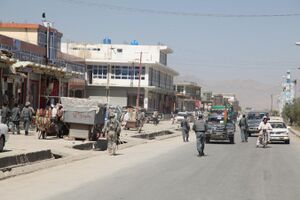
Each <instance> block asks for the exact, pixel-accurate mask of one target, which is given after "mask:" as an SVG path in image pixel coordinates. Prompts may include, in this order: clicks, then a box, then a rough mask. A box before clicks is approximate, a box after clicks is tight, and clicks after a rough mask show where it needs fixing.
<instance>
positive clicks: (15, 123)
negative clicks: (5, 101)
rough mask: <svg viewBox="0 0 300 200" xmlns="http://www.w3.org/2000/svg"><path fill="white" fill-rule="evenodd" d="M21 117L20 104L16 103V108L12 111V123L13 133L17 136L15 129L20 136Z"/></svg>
mask: <svg viewBox="0 0 300 200" xmlns="http://www.w3.org/2000/svg"><path fill="white" fill-rule="evenodd" d="M20 115H21V110H20V108H19V106H18V103H15V105H14V108H13V109H12V110H11V117H10V119H11V121H12V133H13V134H15V129H17V134H20Z"/></svg>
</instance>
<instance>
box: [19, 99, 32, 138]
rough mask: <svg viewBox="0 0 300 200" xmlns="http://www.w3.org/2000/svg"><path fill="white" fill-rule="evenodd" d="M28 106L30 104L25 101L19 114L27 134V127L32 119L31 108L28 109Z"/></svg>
mask: <svg viewBox="0 0 300 200" xmlns="http://www.w3.org/2000/svg"><path fill="white" fill-rule="evenodd" d="M29 106H30V102H29V101H27V102H26V103H25V107H24V108H23V110H22V113H21V116H22V118H23V120H24V129H25V135H28V129H29V126H30V123H31V119H32V109H30V108H29Z"/></svg>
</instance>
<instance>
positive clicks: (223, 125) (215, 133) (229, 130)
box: [205, 114, 235, 144]
mask: <svg viewBox="0 0 300 200" xmlns="http://www.w3.org/2000/svg"><path fill="white" fill-rule="evenodd" d="M207 129H208V130H207V132H206V134H205V135H206V143H210V142H211V140H215V141H220V140H222V141H224V140H227V141H229V143H231V144H234V133H235V124H234V123H233V122H232V121H227V122H225V121H224V116H223V115H220V114H210V115H209V116H208V119H207Z"/></svg>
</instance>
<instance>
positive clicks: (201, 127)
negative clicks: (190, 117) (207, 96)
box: [193, 114, 207, 157]
mask: <svg viewBox="0 0 300 200" xmlns="http://www.w3.org/2000/svg"><path fill="white" fill-rule="evenodd" d="M193 130H194V131H195V134H196V140H197V150H198V155H197V156H198V157H201V156H204V155H205V154H204V141H205V132H206V131H207V125H206V123H205V121H204V120H203V116H202V115H201V114H200V115H199V116H198V119H197V120H196V121H195V122H194V125H193Z"/></svg>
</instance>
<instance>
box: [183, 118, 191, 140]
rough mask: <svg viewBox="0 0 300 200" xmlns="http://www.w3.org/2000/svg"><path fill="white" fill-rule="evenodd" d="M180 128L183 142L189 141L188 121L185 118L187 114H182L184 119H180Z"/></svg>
mask: <svg viewBox="0 0 300 200" xmlns="http://www.w3.org/2000/svg"><path fill="white" fill-rule="evenodd" d="M181 128H182V138H183V142H188V141H189V131H190V123H189V122H188V120H187V116H186V115H185V116H184V119H183V120H182V121H181Z"/></svg>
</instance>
